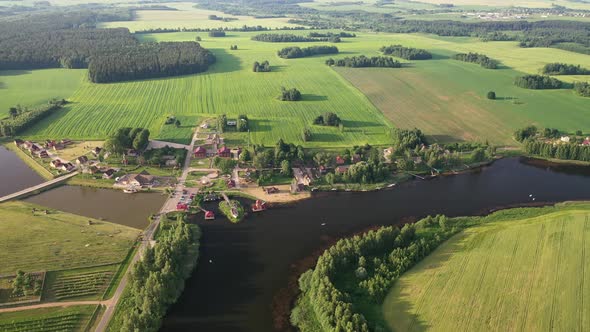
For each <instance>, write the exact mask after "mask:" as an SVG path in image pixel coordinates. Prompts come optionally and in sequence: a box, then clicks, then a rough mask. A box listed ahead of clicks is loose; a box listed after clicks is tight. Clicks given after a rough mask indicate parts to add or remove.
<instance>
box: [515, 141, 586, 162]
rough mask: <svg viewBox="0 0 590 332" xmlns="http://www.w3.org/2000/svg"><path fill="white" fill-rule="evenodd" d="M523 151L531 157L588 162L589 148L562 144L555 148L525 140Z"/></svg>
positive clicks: (547, 144) (575, 144) (548, 144)
mask: <svg viewBox="0 0 590 332" xmlns="http://www.w3.org/2000/svg"><path fill="white" fill-rule="evenodd" d="M524 150H525V152H526V153H528V154H531V155H537V156H541V157H545V158H555V159H561V160H579V161H590V146H584V145H580V144H577V143H564V144H558V145H557V146H556V145H554V144H553V143H546V142H543V141H538V140H534V139H530V140H526V141H525V143H524Z"/></svg>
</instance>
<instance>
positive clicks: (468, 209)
mask: <svg viewBox="0 0 590 332" xmlns="http://www.w3.org/2000/svg"><path fill="white" fill-rule="evenodd" d="M530 194H532V195H533V197H534V198H535V202H556V201H564V200H580V199H586V200H590V168H588V167H582V168H581V167H573V168H572V167H547V166H546V165H544V164H540V165H539V164H534V165H530V164H527V163H524V162H521V161H520V160H519V159H516V158H513V159H504V160H500V161H498V162H496V163H495V164H494V165H493V166H490V167H487V168H484V169H482V170H480V171H475V172H472V173H469V174H463V175H458V176H451V177H442V178H437V179H434V180H430V181H413V182H408V183H406V184H403V185H400V186H398V187H396V188H394V189H393V190H388V191H381V192H373V193H335V194H332V193H330V194H321V195H319V196H317V195H316V197H315V198H313V199H310V200H307V201H304V202H300V203H298V204H297V205H296V206H294V207H285V208H279V209H273V210H269V211H266V212H264V213H262V214H258V215H254V216H250V217H249V218H247V219H246V220H245V221H244V222H243V223H241V224H238V225H233V224H230V223H229V222H227V221H224V220H222V219H221V218H218V219H217V220H215V221H200V222H199V224H200V225H201V226H202V230H203V237H202V246H201V248H202V250H201V254H200V255H201V256H200V258H199V259H200V260H199V265H198V267H197V269H196V270H195V272H194V273H193V276H192V277H191V278H190V279H189V280H188V281H187V284H186V288H185V291H184V293H183V295H182V296H181V298H180V299H179V301H178V302H177V303H176V304H175V305H174V306H172V308H171V309H170V310H169V313H168V315H167V317H166V318H165V321H164V324H163V327H162V329H161V330H162V331H197V330H198V331H208V332H214V331H257V332H260V331H273V315H272V312H273V311H272V303H273V298H274V296H275V295H277V294H278V293H279V292H280V291H281V290H283V289H284V288H285V287H286V285H287V281H288V279H289V276H290V275H291V274H292V272H293V268H294V264H295V263H296V262H298V261H300V260H302V259H304V258H305V257H308V256H309V255H311V254H312V253H313V252H314V251H316V250H317V249H318V248H321V247H322V246H325V245H327V244H328V243H331V242H332V241H334V240H335V239H337V238H339V237H342V236H346V235H348V234H351V233H353V232H356V231H359V230H363V229H366V228H368V227H370V226H373V225H390V224H399V223H401V222H403V221H407V220H412V219H416V218H419V217H422V216H425V215H428V214H437V213H444V214H446V215H449V216H458V215H471V214H477V213H482V212H486V211H489V210H490V209H493V208H495V207H499V206H508V205H519V204H527V203H531V202H533V200H532V198H531V197H529V195H530ZM323 223H325V225H322V224H323Z"/></svg>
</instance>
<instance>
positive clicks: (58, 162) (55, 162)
mask: <svg viewBox="0 0 590 332" xmlns="http://www.w3.org/2000/svg"><path fill="white" fill-rule="evenodd" d="M61 164H62V162H61V160H59V159H54V160H52V161H51V162H50V163H49V165H51V167H53V168H59V167H61Z"/></svg>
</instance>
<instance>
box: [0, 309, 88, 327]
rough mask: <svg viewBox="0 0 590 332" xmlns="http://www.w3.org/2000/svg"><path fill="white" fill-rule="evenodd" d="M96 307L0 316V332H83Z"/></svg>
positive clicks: (29, 311) (37, 310)
mask: <svg viewBox="0 0 590 332" xmlns="http://www.w3.org/2000/svg"><path fill="white" fill-rule="evenodd" d="M95 309H96V306H89V305H83V306H75V307H70V308H47V309H33V310H25V311H17V312H10V313H1V314H0V331H3V332H4V331H6V332H8V331H10V332H64V331H72V332H83V331H84V330H85V327H86V325H87V324H88V321H89V320H90V319H91V317H92V313H93V312H94V310H95Z"/></svg>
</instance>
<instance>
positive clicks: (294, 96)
mask: <svg viewBox="0 0 590 332" xmlns="http://www.w3.org/2000/svg"><path fill="white" fill-rule="evenodd" d="M279 100H282V101H298V100H301V92H299V90H297V89H296V88H292V89H285V88H284V87H283V88H281V94H280V95H279Z"/></svg>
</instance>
